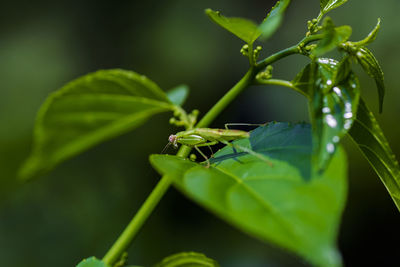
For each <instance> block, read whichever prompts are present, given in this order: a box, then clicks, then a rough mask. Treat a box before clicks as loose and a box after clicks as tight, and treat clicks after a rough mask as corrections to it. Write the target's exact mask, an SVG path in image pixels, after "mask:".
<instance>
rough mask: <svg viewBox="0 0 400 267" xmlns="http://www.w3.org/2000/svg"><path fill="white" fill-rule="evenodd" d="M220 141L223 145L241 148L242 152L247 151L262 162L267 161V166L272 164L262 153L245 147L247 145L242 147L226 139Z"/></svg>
mask: <svg viewBox="0 0 400 267" xmlns="http://www.w3.org/2000/svg"><path fill="white" fill-rule="evenodd" d="M220 142H221V143H223V144H225V145H227V146H230V147H233V148H236V149H239V150H242V151H244V152H246V153H249V154H250V155H253V156H255V157H257V158H259V159H260V160H262V161H264V162H265V163H267V164H268V165H269V166H271V167H272V166H273V165H272V162H271V161H269V160H268V159H267V158H266V157H265V156H264V155H262V154H260V153H257V152H254V151H253V150H251V149H249V148H247V147H243V146H240V145H236V144H232V143H230V142H228V141H225V140H220Z"/></svg>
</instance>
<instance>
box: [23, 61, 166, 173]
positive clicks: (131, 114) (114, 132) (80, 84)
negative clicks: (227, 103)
mask: <svg viewBox="0 0 400 267" xmlns="http://www.w3.org/2000/svg"><path fill="white" fill-rule="evenodd" d="M172 109H173V105H172V104H171V103H170V101H169V100H168V98H167V96H166V95H165V94H164V92H163V91H162V90H161V89H160V88H159V87H158V86H157V85H156V84H155V83H153V82H152V81H150V80H149V79H148V78H146V77H144V76H142V75H139V74H136V73H134V72H131V71H125V70H118V69H116V70H102V71H97V72H95V73H91V74H88V75H85V76H83V77H81V78H78V79H76V80H74V81H72V82H70V83H68V84H67V85H66V86H64V87H63V88H62V89H60V90H58V91H56V92H55V93H53V94H51V95H50V96H49V97H48V99H47V100H46V101H45V103H44V104H43V105H42V107H41V109H40V110H39V113H38V116H37V119H36V123H35V129H34V143H33V150H32V153H31V155H30V157H29V158H28V159H27V161H26V162H25V164H24V165H23V166H22V168H21V170H20V177H21V178H23V179H27V178H31V177H33V176H35V175H38V174H41V173H43V172H46V171H48V170H51V169H52V168H54V167H55V166H56V165H58V164H59V163H61V162H63V161H65V160H66V159H68V158H70V157H72V156H75V155H77V154H79V153H81V152H83V151H85V150H87V149H89V148H91V147H93V146H95V145H97V144H99V143H101V142H103V141H105V140H108V139H110V138H113V137H115V136H118V135H121V134H123V133H125V132H128V131H130V130H132V129H134V128H135V127H138V126H139V125H141V124H143V123H144V122H145V121H146V120H147V119H148V118H150V117H151V116H153V115H154V114H157V113H160V112H165V111H169V110H172Z"/></svg>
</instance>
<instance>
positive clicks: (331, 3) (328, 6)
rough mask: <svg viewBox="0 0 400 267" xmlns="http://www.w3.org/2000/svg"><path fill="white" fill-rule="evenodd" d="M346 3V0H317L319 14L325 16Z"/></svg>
mask: <svg viewBox="0 0 400 267" xmlns="http://www.w3.org/2000/svg"><path fill="white" fill-rule="evenodd" d="M346 2H347V0H319V3H320V6H321V13H322V14H326V13H328V12H329V11H331V10H332V9H335V8H337V7H339V6H341V5H343V4H344V3H346Z"/></svg>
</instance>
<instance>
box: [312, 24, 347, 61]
mask: <svg viewBox="0 0 400 267" xmlns="http://www.w3.org/2000/svg"><path fill="white" fill-rule="evenodd" d="M351 33H352V29H351V27H350V26H347V25H344V26H340V27H335V25H334V24H333V22H332V20H331V19H330V18H329V17H328V18H326V19H325V20H324V25H323V34H324V37H323V38H322V39H321V40H320V41H319V42H318V44H317V47H316V48H315V49H314V50H312V54H313V55H314V56H317V57H319V56H322V55H323V54H325V53H327V52H329V51H331V50H333V49H335V48H336V47H338V46H339V45H340V44H342V43H344V42H346V41H347V40H348V39H349V37H350V36H351Z"/></svg>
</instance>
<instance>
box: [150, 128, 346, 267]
mask: <svg viewBox="0 0 400 267" xmlns="http://www.w3.org/2000/svg"><path fill="white" fill-rule="evenodd" d="M235 144H238V145H241V146H245V147H247V148H251V149H252V150H253V151H256V152H257V153H261V154H263V155H265V156H267V157H268V158H269V159H270V160H271V162H272V164H273V166H270V165H269V164H267V163H265V162H264V161H262V160H260V159H259V158H258V157H255V156H253V155H249V154H247V153H244V152H240V151H239V149H232V148H231V147H225V148H224V149H222V150H220V151H219V152H218V153H216V154H215V158H214V159H213V161H212V162H213V163H212V165H211V167H210V168H205V167H204V165H199V164H198V163H195V162H192V161H190V160H187V159H183V158H179V157H176V156H170V155H152V156H151V157H150V161H151V163H152V164H153V166H154V167H155V168H156V169H157V170H158V171H159V172H160V173H161V174H165V175H167V176H168V177H169V178H170V179H173V181H174V183H175V185H176V186H177V188H178V189H180V190H181V191H182V192H183V193H184V194H186V195H187V196H188V197H190V198H191V199H193V200H194V201H196V202H197V203H199V204H200V205H202V206H204V207H206V208H207V209H209V210H211V211H212V212H213V213H215V214H216V215H217V216H219V217H221V218H223V219H224V220H226V221H227V222H228V223H230V224H233V225H235V226H236V227H238V228H239V229H241V230H243V231H244V232H246V233H248V234H250V235H253V236H255V237H257V238H260V239H261V240H264V241H267V242H272V243H274V244H276V245H278V246H280V247H282V248H285V249H287V250H289V251H291V252H294V253H296V254H298V255H300V256H301V257H303V258H304V259H306V260H307V261H309V262H310V263H312V264H314V265H316V266H339V265H341V258H340V255H339V253H338V251H337V247H336V237H337V231H338V224H339V221H340V215H341V213H342V211H343V207H344V202H345V198H346V189H347V182H346V174H347V171H346V158H345V155H344V152H343V151H342V150H340V151H338V153H336V154H335V156H334V157H333V160H332V163H331V164H330V166H329V167H328V168H327V170H326V171H325V172H324V173H323V174H320V173H318V172H314V173H310V171H309V170H310V166H311V155H312V141H311V129H310V126H309V125H306V124H298V125H290V124H288V123H271V124H268V125H266V126H262V127H259V128H257V129H256V130H254V131H253V132H251V135H250V138H249V139H241V140H238V141H236V142H235Z"/></svg>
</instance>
